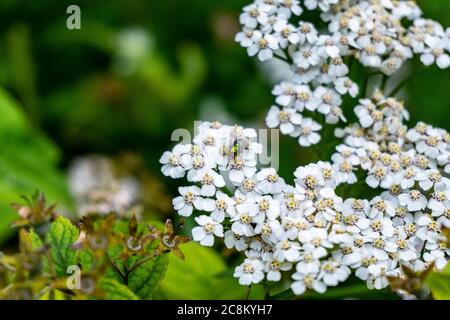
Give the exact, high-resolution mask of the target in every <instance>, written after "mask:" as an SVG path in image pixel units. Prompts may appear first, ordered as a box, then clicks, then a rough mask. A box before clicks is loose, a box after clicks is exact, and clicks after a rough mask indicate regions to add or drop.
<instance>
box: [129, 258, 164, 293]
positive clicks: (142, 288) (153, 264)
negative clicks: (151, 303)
mask: <svg viewBox="0 0 450 320" xmlns="http://www.w3.org/2000/svg"><path fill="white" fill-rule="evenodd" d="M168 264H169V258H168V255H167V254H162V255H159V256H158V257H156V258H155V259H152V260H150V261H148V262H146V263H144V264H142V265H141V266H139V267H138V268H136V270H134V271H133V272H132V273H131V274H130V276H129V279H128V286H129V287H130V289H131V290H133V292H135V293H136V294H137V295H138V296H139V297H140V298H141V299H151V298H152V296H153V293H154V292H155V290H156V288H157V286H158V284H159V283H160V282H161V280H162V279H163V278H164V276H165V274H166V271H167V266H168Z"/></svg>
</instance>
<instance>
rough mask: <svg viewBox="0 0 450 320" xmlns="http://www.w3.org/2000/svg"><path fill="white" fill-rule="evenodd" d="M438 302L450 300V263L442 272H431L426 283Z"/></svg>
mask: <svg viewBox="0 0 450 320" xmlns="http://www.w3.org/2000/svg"><path fill="white" fill-rule="evenodd" d="M425 283H426V285H427V286H428V287H429V288H430V290H431V292H432V294H433V298H434V299H436V300H450V263H448V264H447V265H446V266H445V268H444V269H443V270H442V271H439V272H431V273H430V274H429V275H428V277H427V278H426V281H425Z"/></svg>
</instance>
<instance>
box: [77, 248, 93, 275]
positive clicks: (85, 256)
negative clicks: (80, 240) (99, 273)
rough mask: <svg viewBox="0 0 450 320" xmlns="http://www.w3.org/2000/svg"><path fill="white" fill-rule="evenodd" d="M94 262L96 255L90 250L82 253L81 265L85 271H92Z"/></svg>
mask: <svg viewBox="0 0 450 320" xmlns="http://www.w3.org/2000/svg"><path fill="white" fill-rule="evenodd" d="M93 262H94V254H93V253H92V251H91V250H90V249H84V250H81V251H80V265H81V269H82V270H83V271H90V270H91V268H92V263H93Z"/></svg>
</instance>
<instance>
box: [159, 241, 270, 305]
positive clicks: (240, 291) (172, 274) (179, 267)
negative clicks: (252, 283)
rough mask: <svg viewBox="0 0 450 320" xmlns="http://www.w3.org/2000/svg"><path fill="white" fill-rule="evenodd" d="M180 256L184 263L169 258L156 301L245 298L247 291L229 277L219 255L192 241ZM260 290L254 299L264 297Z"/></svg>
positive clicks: (174, 258)
mask: <svg viewBox="0 0 450 320" xmlns="http://www.w3.org/2000/svg"><path fill="white" fill-rule="evenodd" d="M183 253H184V255H185V260H184V261H183V260H180V259H176V257H174V256H170V257H169V261H170V268H169V269H168V270H167V274H166V277H165V279H164V280H163V281H162V282H161V285H160V288H159V290H158V291H157V293H156V294H155V298H157V299H193V300H195V299H243V298H245V297H246V294H247V288H246V287H243V286H241V285H239V284H238V283H237V281H236V280H235V279H234V278H233V277H232V275H231V274H230V272H229V270H230V268H229V267H228V266H227V264H226V262H225V260H224V259H223V258H222V256H221V255H219V254H218V253H216V252H214V251H213V250H211V249H209V248H205V247H202V246H200V245H199V244H197V243H195V242H190V243H188V244H186V245H185V246H184V247H183ZM181 284H182V288H180V285H181ZM256 288H257V287H256ZM259 289H260V288H259ZM259 289H256V290H257V291H258V292H257V293H256V294H255V296H254V298H262V297H263V296H264V295H263V294H262V293H261V290H259Z"/></svg>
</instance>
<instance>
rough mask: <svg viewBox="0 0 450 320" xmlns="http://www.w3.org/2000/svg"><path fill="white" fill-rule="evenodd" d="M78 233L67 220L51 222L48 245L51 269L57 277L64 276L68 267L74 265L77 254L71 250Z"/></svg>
mask: <svg viewBox="0 0 450 320" xmlns="http://www.w3.org/2000/svg"><path fill="white" fill-rule="evenodd" d="M78 235H79V231H78V229H77V227H75V226H74V225H73V224H72V223H71V222H70V221H69V220H67V219H66V218H64V217H58V218H57V219H56V221H54V222H52V224H51V227H50V232H49V233H48V243H49V245H50V256H51V260H52V265H51V267H53V268H54V270H55V272H56V274H57V275H58V276H64V275H65V274H66V270H67V267H68V266H71V265H75V264H76V262H77V253H76V252H75V250H74V249H72V246H73V244H74V243H75V241H76V240H77V239H78Z"/></svg>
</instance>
